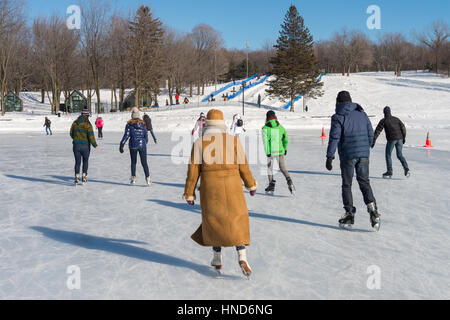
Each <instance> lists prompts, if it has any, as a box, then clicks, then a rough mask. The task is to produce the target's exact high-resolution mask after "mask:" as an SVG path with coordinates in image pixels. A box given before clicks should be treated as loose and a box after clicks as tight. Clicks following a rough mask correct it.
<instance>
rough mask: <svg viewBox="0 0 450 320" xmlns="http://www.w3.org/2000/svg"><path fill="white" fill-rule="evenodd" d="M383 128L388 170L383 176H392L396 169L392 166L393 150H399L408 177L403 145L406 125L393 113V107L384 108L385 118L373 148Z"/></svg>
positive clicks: (380, 124)
mask: <svg viewBox="0 0 450 320" xmlns="http://www.w3.org/2000/svg"><path fill="white" fill-rule="evenodd" d="M383 130H385V131H386V140H387V144H386V166H387V172H386V173H384V174H383V178H392V176H393V174H394V170H393V168H392V151H393V150H394V147H395V150H396V151H397V158H398V160H400V162H401V163H402V166H403V170H404V173H405V176H406V177H409V176H410V172H409V166H408V162H407V161H406V159H405V157H404V156H403V145H404V144H405V143H406V127H405V125H404V124H403V122H402V121H401V120H400V119H399V118H396V117H393V116H392V114H391V108H389V107H386V108H384V118H383V119H381V121H380V123H379V124H378V126H377V129H376V130H375V137H374V140H373V143H372V148H374V147H375V143H376V141H377V139H378V137H379V136H380V134H381V132H383Z"/></svg>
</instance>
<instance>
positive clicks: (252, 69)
mask: <svg viewBox="0 0 450 320" xmlns="http://www.w3.org/2000/svg"><path fill="white" fill-rule="evenodd" d="M255 73H259V68H258V66H257V65H256V64H255V63H253V61H252V60H249V61H248V75H249V77H250V76H252V75H254V74H255ZM245 78H247V59H244V60H242V62H241V63H240V64H238V65H237V66H233V65H232V66H230V71H229V72H228V73H227V74H226V76H225V81H230V80H237V79H245Z"/></svg>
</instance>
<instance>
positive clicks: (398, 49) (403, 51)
mask: <svg viewBox="0 0 450 320" xmlns="http://www.w3.org/2000/svg"><path fill="white" fill-rule="evenodd" d="M380 45H381V47H382V52H383V53H384V56H385V59H386V60H387V62H388V63H389V64H390V65H391V66H392V68H393V69H394V72H395V75H396V76H397V77H400V76H401V73H402V66H403V65H404V64H405V61H406V58H407V52H408V47H409V44H408V42H407V41H406V39H405V37H404V36H403V35H402V34H401V33H387V34H384V35H383V37H382V38H381V43H380Z"/></svg>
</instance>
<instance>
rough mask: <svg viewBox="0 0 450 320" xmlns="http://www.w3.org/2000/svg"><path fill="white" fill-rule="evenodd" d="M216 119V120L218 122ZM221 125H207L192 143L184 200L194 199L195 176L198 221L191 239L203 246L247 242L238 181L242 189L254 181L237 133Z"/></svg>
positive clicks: (245, 211)
mask: <svg viewBox="0 0 450 320" xmlns="http://www.w3.org/2000/svg"><path fill="white" fill-rule="evenodd" d="M219 123H220V122H219ZM226 131H227V130H226V126H225V125H208V127H207V128H206V130H205V133H204V135H203V137H202V138H200V139H198V140H197V141H196V142H195V143H194V145H193V147H192V154H191V160H190V164H189V168H188V174H187V180H186V188H185V193H184V197H183V198H184V199H185V200H195V199H196V196H195V189H196V186H197V183H198V180H199V178H201V185H200V205H201V208H202V224H201V226H200V227H199V228H198V230H197V231H196V232H195V233H194V234H193V235H192V239H193V240H194V241H195V242H197V243H198V244H200V245H201V246H205V247H232V246H239V245H250V223H249V215H248V209H247V202H246V200H245V197H244V190H243V186H242V181H244V184H245V187H246V189H248V190H250V191H252V190H256V187H257V183H256V180H255V178H254V177H253V175H252V173H251V172H250V168H249V165H248V162H247V158H246V156H245V151H244V149H243V147H242V144H241V142H240V140H239V139H238V138H237V137H234V136H231V135H229V134H227V133H226Z"/></svg>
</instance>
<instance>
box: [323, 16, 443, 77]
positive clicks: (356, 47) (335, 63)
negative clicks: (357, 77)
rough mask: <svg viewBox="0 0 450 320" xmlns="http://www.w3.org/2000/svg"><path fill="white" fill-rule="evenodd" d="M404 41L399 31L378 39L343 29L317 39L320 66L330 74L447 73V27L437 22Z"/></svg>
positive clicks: (441, 22)
mask: <svg viewBox="0 0 450 320" xmlns="http://www.w3.org/2000/svg"><path fill="white" fill-rule="evenodd" d="M412 38H413V40H412V41H410V40H407V38H406V36H405V35H404V34H402V33H385V34H383V35H381V36H380V37H379V39H378V40H377V41H375V42H374V41H372V40H370V39H369V38H368V37H367V35H365V34H364V33H362V32H361V31H358V30H347V29H343V30H341V31H340V32H336V33H335V34H334V36H333V37H332V38H331V39H329V40H326V41H320V42H317V43H316V45H315V52H316V56H317V57H318V60H319V62H320V66H321V68H322V69H323V70H325V71H326V72H330V73H341V72H342V73H344V74H347V75H349V74H350V73H352V72H363V71H394V72H395V75H397V76H401V71H402V70H430V71H434V72H436V73H444V74H447V76H450V29H449V26H448V24H446V23H445V22H443V21H436V22H434V23H432V24H431V26H430V27H428V28H427V29H426V30H424V31H423V32H422V33H417V32H414V33H413V37H412Z"/></svg>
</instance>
